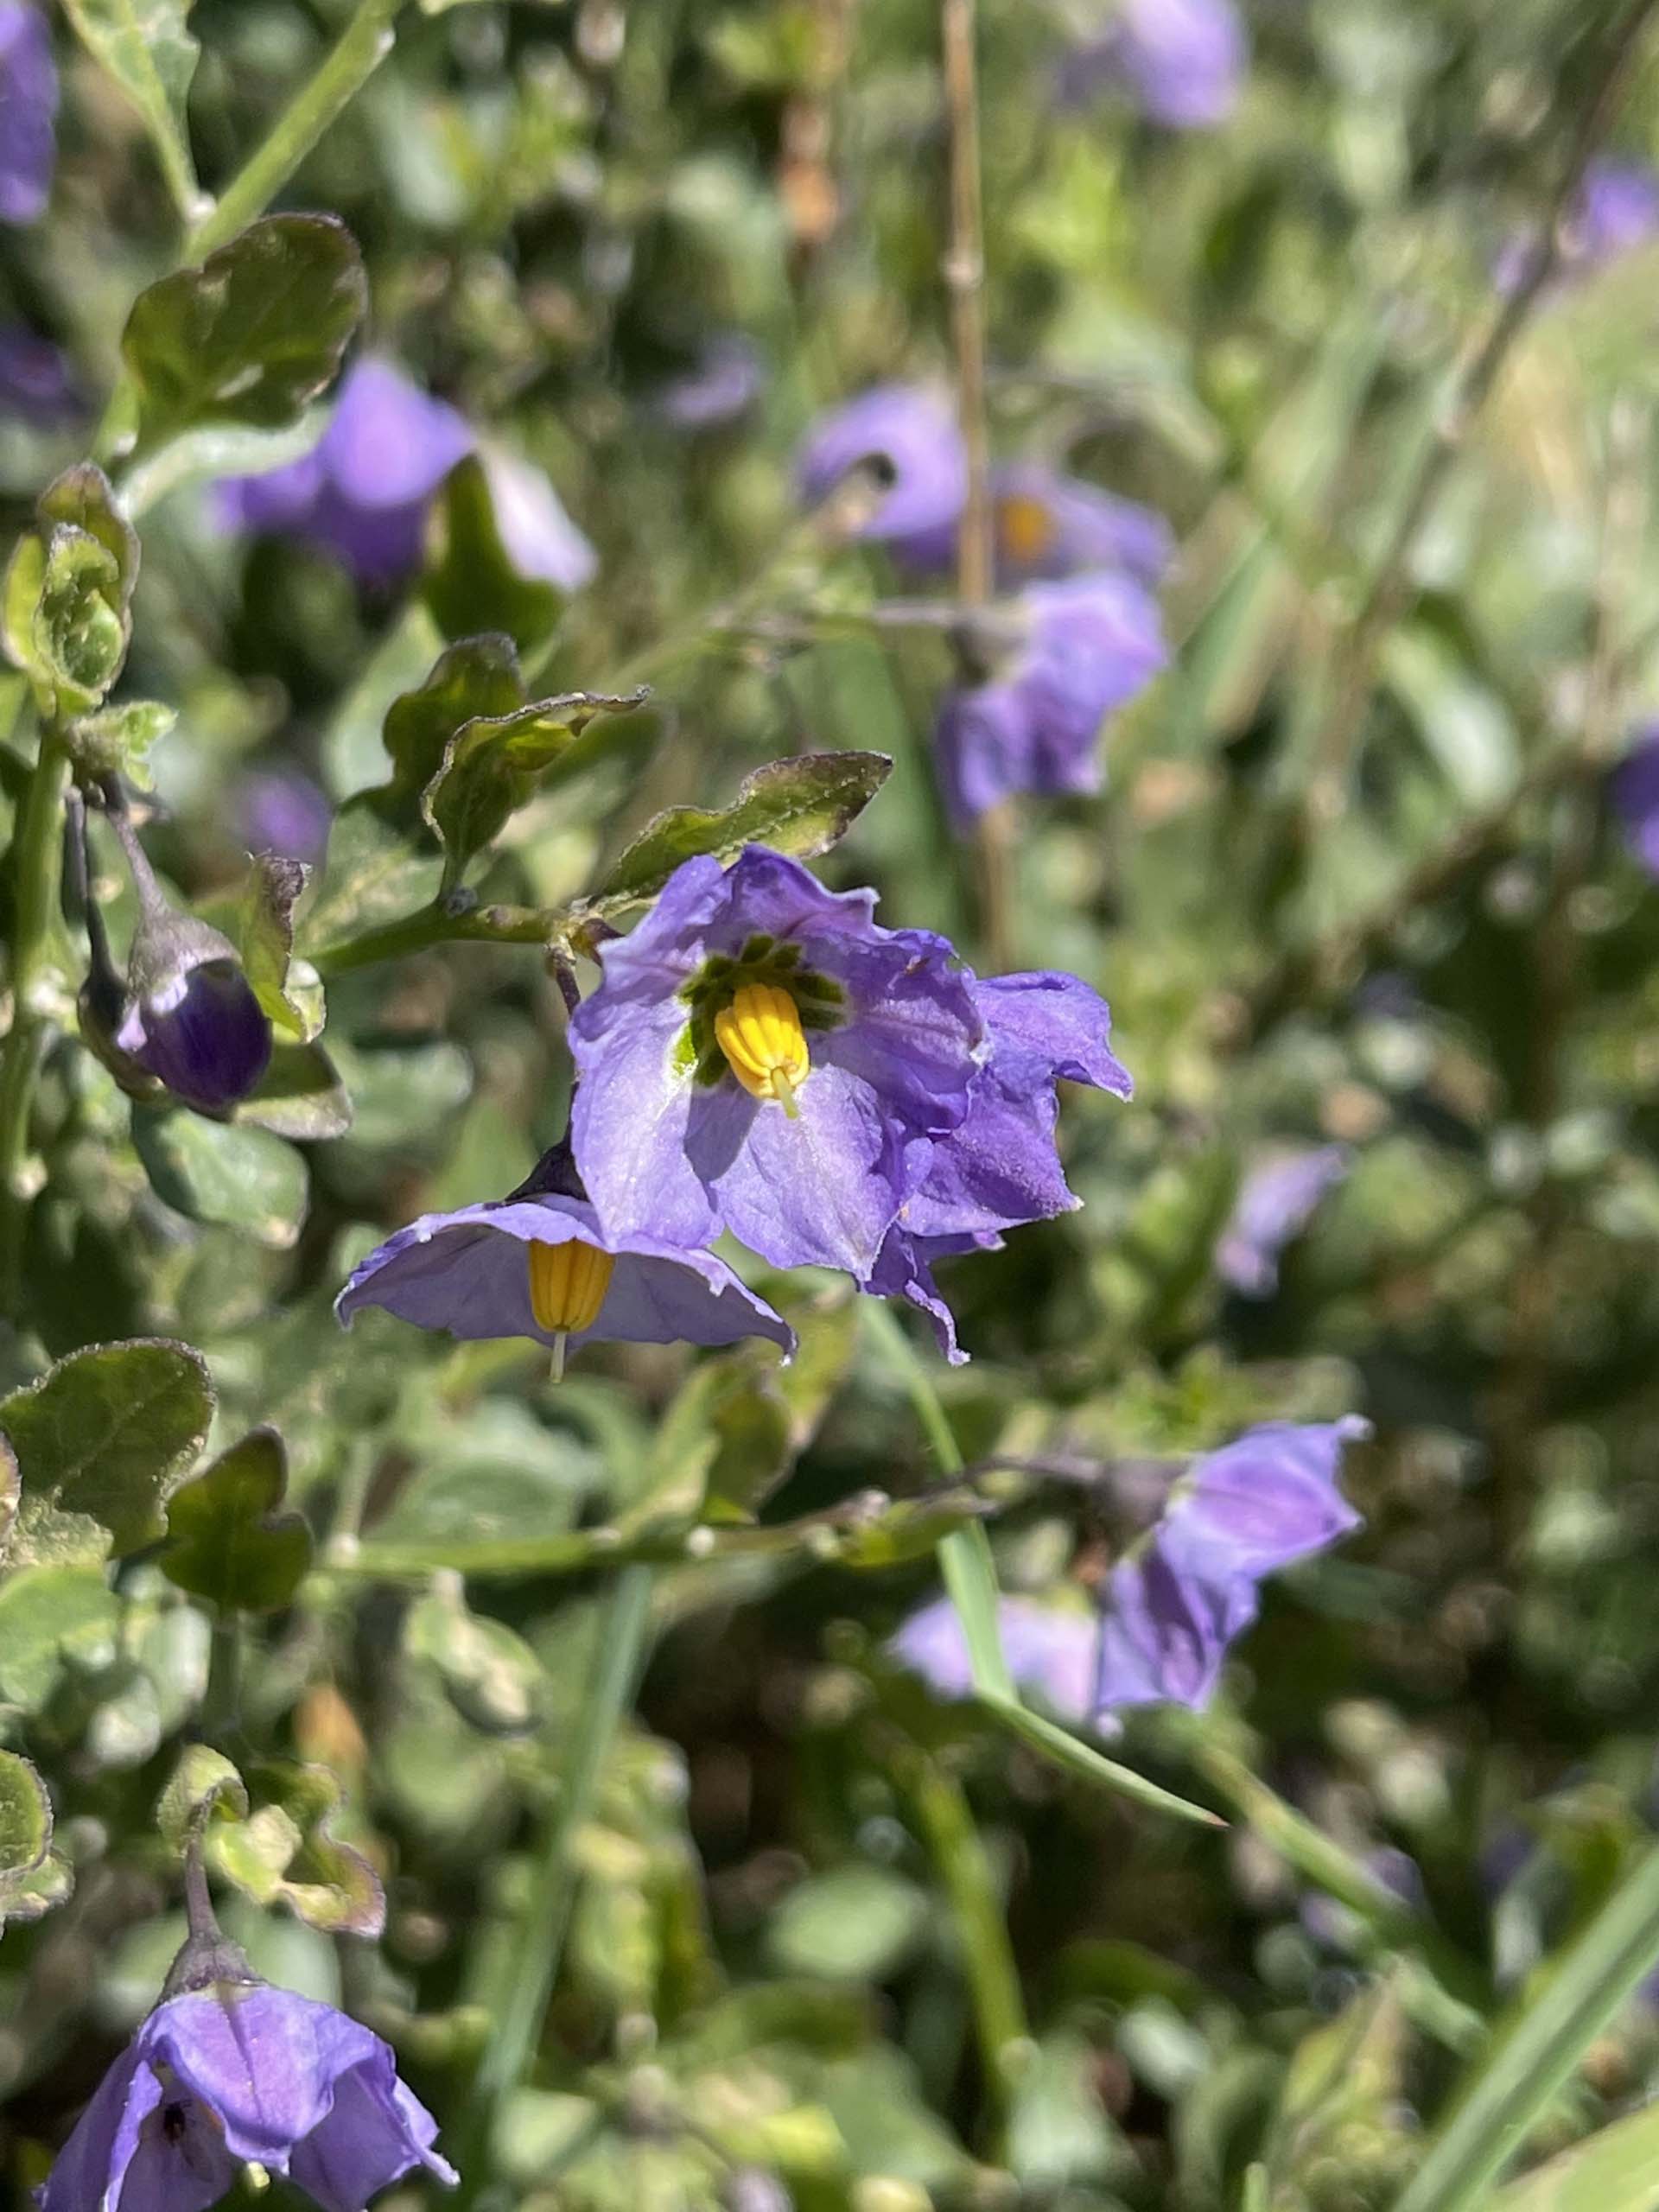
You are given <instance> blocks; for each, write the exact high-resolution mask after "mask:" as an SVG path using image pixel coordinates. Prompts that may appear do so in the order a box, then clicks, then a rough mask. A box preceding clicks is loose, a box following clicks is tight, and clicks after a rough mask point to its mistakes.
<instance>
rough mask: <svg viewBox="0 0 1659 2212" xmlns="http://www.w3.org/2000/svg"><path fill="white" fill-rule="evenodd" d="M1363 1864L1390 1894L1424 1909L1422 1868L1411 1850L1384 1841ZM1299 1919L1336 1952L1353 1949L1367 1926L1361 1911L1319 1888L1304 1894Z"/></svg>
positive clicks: (1405, 1902)
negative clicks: (1356, 1911) (1350, 1907)
mask: <svg viewBox="0 0 1659 2212" xmlns="http://www.w3.org/2000/svg"><path fill="white" fill-rule="evenodd" d="M1360 1864H1361V1865H1362V1866H1363V1867H1364V1869H1365V1871H1366V1872H1367V1873H1368V1874H1370V1875H1371V1876H1372V1877H1374V1878H1375V1879H1376V1881H1377V1882H1379V1883H1380V1884H1381V1885H1382V1886H1383V1888H1384V1889H1385V1890H1386V1891H1388V1892H1389V1896H1390V1897H1397V1898H1398V1899H1399V1900H1400V1902H1401V1904H1403V1905H1408V1906H1409V1907H1410V1908H1411V1910H1413V1911H1414V1912H1421V1910H1423V1909H1424V1907H1425V1906H1426V1905H1427V1902H1428V1899H1427V1892H1426V1891H1425V1890H1424V1888H1423V1876H1422V1870H1421V1867H1420V1866H1418V1864H1417V1861H1416V1860H1415V1859H1414V1858H1413V1857H1412V1856H1411V1854H1410V1853H1409V1852H1405V1851H1402V1850H1400V1849H1399V1847H1397V1846H1396V1845H1395V1844H1392V1843H1380V1844H1377V1845H1376V1847H1374V1848H1373V1849H1371V1850H1370V1851H1368V1852H1366V1853H1364V1854H1363V1857H1362V1859H1361V1860H1360ZM1297 1918H1298V1919H1299V1920H1300V1922H1301V1923H1302V1925H1303V1927H1304V1928H1306V1930H1307V1932H1308V1934H1309V1935H1310V1936H1313V1940H1314V1942H1317V1943H1323V1944H1324V1945H1325V1947H1326V1948H1328V1949H1330V1950H1333V1951H1350V1950H1352V1949H1353V1948H1354V1947H1355V1942H1356V1938H1357V1937H1359V1936H1361V1935H1362V1933H1363V1929H1364V1923H1363V1921H1361V1919H1360V1918H1359V1916H1358V1915H1357V1913H1355V1912H1352V1911H1351V1910H1349V1908H1348V1907H1347V1906H1346V1905H1344V1904H1338V1902H1337V1900H1336V1898H1335V1897H1327V1896H1325V1894H1324V1893H1323V1892H1321V1891H1318V1890H1311V1891H1308V1892H1307V1894H1306V1896H1305V1897H1303V1899H1302V1901H1301V1904H1300V1906H1299V1907H1298V1909H1297Z"/></svg>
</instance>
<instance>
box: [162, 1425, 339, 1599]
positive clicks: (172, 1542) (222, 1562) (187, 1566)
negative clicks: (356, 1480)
mask: <svg viewBox="0 0 1659 2212" xmlns="http://www.w3.org/2000/svg"><path fill="white" fill-rule="evenodd" d="M287 1488H288V1460H287V1456H286V1454H285V1453H284V1452H283V1440H282V1438H281V1437H280V1436H278V1435H277V1432H276V1431H275V1430H274V1429H270V1428H256V1429H255V1430H253V1431H252V1433H251V1434H249V1435H247V1436H245V1437H244V1438H243V1439H242V1441H241V1442H240V1443H239V1444H233V1445H232V1446H231V1448H230V1450H229V1451H228V1452H222V1453H221V1454H220V1455H219V1458H218V1459H215V1460H214V1462H213V1465H212V1466H211V1467H209V1468H208V1469H207V1472H206V1473H205V1474H200V1475H198V1476H197V1477H196V1478H195V1479H194V1482H188V1483H186V1484H184V1486H183V1488H182V1489H181V1490H178V1491H175V1492H174V1495H173V1498H172V1501H171V1503H169V1504H168V1509H167V1532H168V1543H167V1548H166V1549H165V1550H164V1551H163V1552H162V1561H161V1565H162V1573H163V1574H164V1575H166V1577H167V1579H168V1581H169V1582H171V1583H173V1584H174V1585H175V1587H176V1588H178V1589H180V1590H188V1592H190V1594H191V1596H192V1597H194V1598H210V1599H212V1600H213V1604H214V1605H218V1606H219V1608H220V1609H221V1611H226V1612H241V1613H275V1612H280V1611H282V1609H283V1606H284V1605H289V1604H290V1603H291V1602H292V1599H293V1596H294V1592H296V1590H297V1589H298V1588H299V1586H300V1585H301V1583H302V1582H303V1581H304V1580H305V1576H306V1570H307V1569H308V1567H309V1566H310V1564H311V1531H310V1530H309V1529H308V1528H307V1527H306V1525H305V1522H303V1520H302V1519H301V1517H300V1516H299V1515H298V1514H297V1513H280V1512H278V1511H277V1508H278V1507H279V1506H280V1505H281V1503H282V1502H283V1496H284V1493H285V1492H286V1491H287Z"/></svg>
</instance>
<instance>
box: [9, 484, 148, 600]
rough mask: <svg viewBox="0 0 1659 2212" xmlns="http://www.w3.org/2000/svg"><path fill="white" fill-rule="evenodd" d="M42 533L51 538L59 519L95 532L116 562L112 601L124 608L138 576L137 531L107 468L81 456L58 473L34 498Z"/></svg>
mask: <svg viewBox="0 0 1659 2212" xmlns="http://www.w3.org/2000/svg"><path fill="white" fill-rule="evenodd" d="M35 512H36V513H37V514H38V516H39V517H40V522H41V535H42V536H43V537H45V538H46V539H47V540H48V543H49V542H50V539H51V536H52V532H53V531H54V530H55V529H57V528H58V527H59V525H60V524H61V525H63V526H64V527H65V528H67V529H70V530H81V531H86V535H87V536H88V537H95V538H96V539H97V540H98V542H99V544H100V545H101V546H102V547H103V548H104V550H105V552H106V553H107V554H108V555H109V556H110V558H111V561H113V562H114V563H115V579H114V584H113V588H112V590H111V595H110V606H111V609H112V611H113V612H115V613H125V611H126V609H127V607H129V606H130V604H131V601H132V594H133V588H134V587H135V585H136V584H137V582H138V559H139V545H138V533H137V531H136V530H135V529H134V528H133V526H132V524H131V523H130V521H129V520H128V519H127V517H126V515H125V513H124V512H123V510H122V509H121V507H120V506H119V505H118V503H117V500H116V496H115V491H114V487H113V486H112V485H111V482H110V480H109V478H108V477H107V476H105V474H104V472H103V470H102V469H101V468H99V467H97V466H96V465H95V463H93V462H92V461H77V462H76V463H75V465H74V467H73V468H66V469H65V470H64V471H63V474H61V475H60V476H54V478H53V480H52V481H51V482H50V483H49V484H48V486H47V487H46V489H45V491H44V492H42V493H41V496H40V499H38V500H37V501H36V503H35Z"/></svg>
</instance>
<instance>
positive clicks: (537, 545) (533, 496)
mask: <svg viewBox="0 0 1659 2212" xmlns="http://www.w3.org/2000/svg"><path fill="white" fill-rule="evenodd" d="M484 473H485V475H486V477H487V478H488V480H489V486H490V503H491V505H492V506H493V509H494V511H495V526H496V529H497V531H499V533H500V537H501V543H502V547H503V550H505V553H506V556H507V558H508V559H509V560H510V561H511V562H512V565H513V567H514V568H515V569H517V570H518V574H519V575H521V576H530V577H533V578H535V579H536V580H537V582H542V583H548V584H556V586H557V587H558V588H559V589H560V590H561V591H566V592H569V591H580V590H581V589H582V586H583V585H584V584H585V583H588V582H591V581H592V579H593V575H594V571H595V569H597V568H598V566H599V556H598V555H597V554H596V553H595V552H594V549H593V547H592V546H591V545H590V544H589V543H588V540H587V539H586V538H585V537H583V536H582V532H581V531H579V530H578V529H577V528H576V525H575V523H573V522H572V521H571V519H570V518H569V515H568V514H567V513H566V512H565V511H564V506H563V502H562V501H561V499H560V498H559V495H558V493H556V491H555V490H554V489H553V486H552V485H551V484H550V482H549V481H548V480H547V478H546V477H545V476H544V475H543V473H542V471H541V470H540V469H539V468H535V467H531V464H530V462H529V461H520V460H518V458H517V457H516V456H515V455H513V454H505V453H501V452H498V451H497V450H496V449H495V448H493V447H486V448H484Z"/></svg>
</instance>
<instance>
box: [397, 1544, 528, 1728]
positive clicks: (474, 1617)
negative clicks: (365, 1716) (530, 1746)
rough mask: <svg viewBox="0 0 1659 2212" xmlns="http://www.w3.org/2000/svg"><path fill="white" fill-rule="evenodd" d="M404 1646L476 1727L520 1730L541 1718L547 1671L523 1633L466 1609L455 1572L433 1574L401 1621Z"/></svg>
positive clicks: (464, 1716) (463, 1715) (465, 1602)
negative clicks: (428, 1587)
mask: <svg viewBox="0 0 1659 2212" xmlns="http://www.w3.org/2000/svg"><path fill="white" fill-rule="evenodd" d="M404 1649H405V1650H406V1651H407V1652H408V1653H409V1654H410V1657H411V1658H415V1659H421V1660H424V1661H425V1662H426V1663H427V1664H428V1665H429V1666H430V1667H432V1668H433V1669H435V1672H436V1674H437V1675H438V1678H439V1680H440V1681H442V1684H443V1688H444V1692H445V1694H446V1695H447V1696H448V1699H449V1701H450V1703H451V1704H452V1705H453V1706H454V1708H455V1710H456V1711H457V1712H458V1713H460V1714H461V1717H462V1719H466V1720H469V1721H470V1722H471V1723H472V1725H473V1726H474V1728H481V1729H484V1730H485V1731H486V1732H488V1733H489V1734H492V1735H504V1736H517V1735H523V1734H524V1732H526V1731H527V1730H529V1729H531V1728H533V1727H534V1726H535V1725H536V1723H537V1719H539V1718H540V1715H541V1712H542V1708H543V1704H544V1701H545V1696H546V1690H547V1676H546V1673H545V1670H544V1669H543V1666H542V1662H541V1661H540V1660H539V1659H538V1658H537V1656H536V1654H535V1653H534V1651H532V1650H531V1648H530V1646H529V1644H527V1643H525V1642H524V1638H523V1637H521V1636H515V1635H514V1633H513V1631H512V1630H511V1629H510V1628H508V1627H507V1625H506V1624H505V1622H503V1621H493V1620H490V1619H488V1618H486V1617H485V1616H483V1615H481V1614H477V1613H474V1612H470V1611H468V1610H467V1601H466V1598H465V1596H464V1594H463V1592H462V1590H461V1578H460V1577H459V1575H449V1576H443V1577H440V1578H438V1579H437V1581H436V1584H435V1587H434V1588H432V1589H431V1590H429V1592H427V1593H426V1595H425V1596H424V1597H423V1598H419V1599H416V1602H415V1604H414V1605H411V1606H410V1609H409V1612H408V1614H407V1616H406V1617H405V1618H404Z"/></svg>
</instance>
